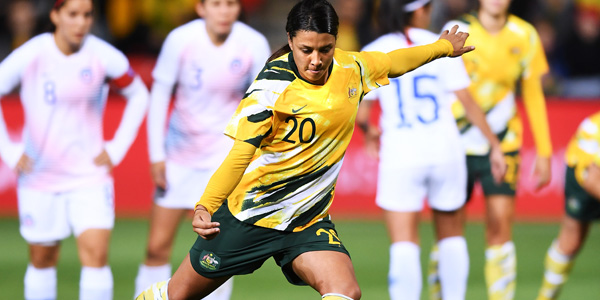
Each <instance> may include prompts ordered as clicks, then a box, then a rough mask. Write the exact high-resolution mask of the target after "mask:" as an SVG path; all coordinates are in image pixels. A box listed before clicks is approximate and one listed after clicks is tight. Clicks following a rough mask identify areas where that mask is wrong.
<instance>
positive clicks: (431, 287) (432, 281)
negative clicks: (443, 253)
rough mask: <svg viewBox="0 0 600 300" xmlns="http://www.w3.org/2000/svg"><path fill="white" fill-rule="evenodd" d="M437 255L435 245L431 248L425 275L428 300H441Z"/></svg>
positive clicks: (437, 249)
mask: <svg viewBox="0 0 600 300" xmlns="http://www.w3.org/2000/svg"><path fill="white" fill-rule="evenodd" d="M439 255H440V254H439V248H438V245H437V244H435V245H433V247H431V253H430V254H429V267H428V273H429V274H428V275H427V287H428V292H429V300H442V285H441V283H440V274H439V272H438V264H439Z"/></svg>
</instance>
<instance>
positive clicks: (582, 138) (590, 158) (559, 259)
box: [537, 112, 600, 300]
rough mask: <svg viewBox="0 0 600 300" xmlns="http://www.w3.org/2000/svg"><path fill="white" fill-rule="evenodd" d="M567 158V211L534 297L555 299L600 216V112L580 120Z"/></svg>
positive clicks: (568, 148)
mask: <svg viewBox="0 0 600 300" xmlns="http://www.w3.org/2000/svg"><path fill="white" fill-rule="evenodd" d="M566 161H567V172H566V176H565V211H566V214H565V216H564V218H563V220H562V224H561V227H560V231H559V234H558V238H557V239H556V240H555V241H554V242H553V243H552V245H551V246H550V248H549V249H548V253H547V254H546V262H545V272H544V280H543V283H542V287H541V289H540V292H539V294H538V298H537V300H551V299H552V300H554V299H558V294H559V292H560V289H561V288H562V286H563V284H564V283H565V282H566V281H567V277H568V276H569V273H570V272H571V268H572V267H573V264H574V262H575V257H576V256H577V253H579V250H580V249H581V247H582V246H583V243H584V242H585V240H586V238H587V236H588V232H589V230H590V224H591V222H592V221H594V220H598V219H600V112H597V113H595V114H593V115H592V116H590V117H588V118H586V119H585V120H583V122H581V124H580V125H579V128H578V129H577V132H576V133H575V135H574V136H573V138H572V139H571V142H570V143H569V146H568V147H567V153H566Z"/></svg>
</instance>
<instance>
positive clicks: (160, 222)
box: [135, 203, 189, 295]
mask: <svg viewBox="0 0 600 300" xmlns="http://www.w3.org/2000/svg"><path fill="white" fill-rule="evenodd" d="M188 211H189V210H188V209H172V208H166V207H162V206H159V205H157V204H156V203H154V204H153V206H152V212H151V215H150V229H149V233H148V245H147V248H146V259H145V260H144V263H143V264H142V265H140V267H139V270H138V274H137V276H136V278H135V295H139V294H140V293H141V292H142V291H143V290H144V289H146V288H147V287H148V286H149V285H151V284H152V283H155V282H159V281H164V280H167V279H168V278H170V277H171V264H170V263H169V258H170V255H171V251H172V248H173V241H174V240H175V235H176V233H177V228H178V225H179V222H180V220H181V219H182V217H183V216H184V214H185V213H186V212H188Z"/></svg>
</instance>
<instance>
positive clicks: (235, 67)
mask: <svg viewBox="0 0 600 300" xmlns="http://www.w3.org/2000/svg"><path fill="white" fill-rule="evenodd" d="M229 69H230V70H231V72H233V73H238V72H240V70H241V69H242V60H241V59H239V58H236V59H234V60H233V61H232V62H231V65H230V66H229Z"/></svg>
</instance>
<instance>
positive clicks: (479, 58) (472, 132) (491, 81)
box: [446, 14, 551, 155]
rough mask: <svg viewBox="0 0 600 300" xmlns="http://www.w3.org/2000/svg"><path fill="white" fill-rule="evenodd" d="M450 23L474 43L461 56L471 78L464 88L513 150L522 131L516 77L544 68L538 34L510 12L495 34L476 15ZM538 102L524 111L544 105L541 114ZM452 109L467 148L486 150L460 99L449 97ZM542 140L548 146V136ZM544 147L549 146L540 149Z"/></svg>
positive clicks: (505, 145)
mask: <svg viewBox="0 0 600 300" xmlns="http://www.w3.org/2000/svg"><path fill="white" fill-rule="evenodd" d="M455 24H458V25H459V30H461V31H466V32H468V33H469V37H468V39H467V41H466V44H467V45H473V46H475V51H473V52H470V53H467V54H465V55H463V57H462V58H463V61H464V63H465V68H466V69H467V72H468V74H469V77H470V78H471V82H472V83H471V86H470V87H469V91H470V92H471V94H472V95H473V97H474V98H475V101H476V102H477V103H478V104H479V106H480V107H481V108H482V110H483V111H484V112H485V113H486V115H487V120H488V123H489V125H490V128H491V129H492V130H493V131H494V132H495V133H497V134H498V133H503V132H504V133H506V136H505V138H504V140H503V141H502V149H503V151H505V152H509V151H515V150H518V149H519V148H520V147H521V143H522V131H523V130H522V124H521V121H520V119H519V117H518V116H517V110H516V105H515V88H516V83H517V80H519V79H521V80H525V79H528V78H540V77H541V76H542V75H543V74H545V73H546V72H547V71H548V63H547V61H546V56H545V54H544V50H543V48H542V45H541V42H540V39H539V36H538V34H537V32H536V31H535V28H534V27H533V26H531V25H530V24H529V23H527V22H525V21H523V20H522V19H519V18H518V17H516V16H513V15H509V16H508V19H507V22H506V25H505V26H504V28H503V29H502V30H501V31H500V32H499V33H497V34H495V35H492V34H490V33H489V32H487V31H486V30H485V29H484V28H483V26H482V25H481V24H480V23H479V21H478V19H477V17H476V15H472V14H470V15H465V16H463V18H462V19H460V20H459V21H453V22H450V23H449V24H448V25H447V26H446V28H449V27H451V26H452V25H455ZM526 100H527V99H526ZM542 103H543V99H542ZM538 106H542V108H541V109H537V108H538V107H536V109H532V110H531V111H530V110H529V109H528V113H529V114H531V113H538V114H539V113H540V112H536V111H535V110H538V111H539V110H543V112H542V113H543V116H544V117H545V106H544V105H538ZM452 110H453V113H454V116H455V118H456V119H457V122H458V126H459V128H460V130H461V132H462V133H463V140H464V141H465V142H466V146H467V153H468V154H472V155H483V154H487V153H488V152H489V145H488V142H487V140H486V139H485V137H484V136H483V134H481V132H480V131H479V129H478V128H476V127H474V126H471V124H470V123H469V122H468V120H467V119H466V117H465V111H464V108H463V107H462V104H461V103H460V102H459V101H456V102H454V103H453V107H452ZM544 122H546V124H545V125H541V126H546V127H547V121H546V120H544ZM532 125H533V126H536V124H532ZM534 134H535V131H534ZM544 139H547V141H546V140H543V142H545V143H542V144H544V145H546V144H547V145H549V138H544ZM547 147H550V146H547ZM544 152H545V153H548V152H551V150H550V149H545V151H544ZM546 155H549V154H546Z"/></svg>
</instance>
